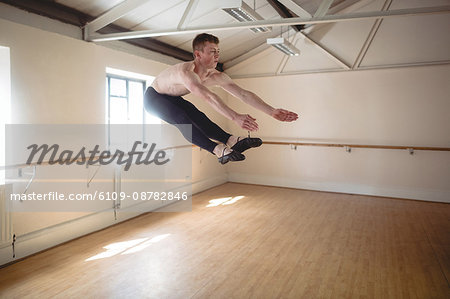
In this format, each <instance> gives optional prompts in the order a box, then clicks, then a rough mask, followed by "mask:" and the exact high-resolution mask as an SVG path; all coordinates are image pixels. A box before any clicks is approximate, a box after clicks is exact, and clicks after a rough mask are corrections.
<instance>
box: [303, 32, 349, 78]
mask: <svg viewBox="0 0 450 299" xmlns="http://www.w3.org/2000/svg"><path fill="white" fill-rule="evenodd" d="M299 34H301V36H303V38H304V39H305V40H307V41H309V42H310V43H311V44H313V45H314V46H315V47H316V48H317V49H319V50H321V51H322V52H323V53H324V54H325V55H327V56H328V57H329V58H331V59H332V60H333V61H334V62H336V63H337V64H339V65H340V66H341V67H342V68H344V69H345V70H349V69H350V66H348V65H347V64H346V63H345V62H343V61H342V60H341V59H339V58H338V57H337V56H336V55H334V54H333V53H331V52H330V50H327V49H325V48H324V47H323V46H321V45H319V44H318V43H317V42H315V41H314V40H312V39H311V38H310V37H309V36H307V35H306V34H304V33H303V32H299Z"/></svg>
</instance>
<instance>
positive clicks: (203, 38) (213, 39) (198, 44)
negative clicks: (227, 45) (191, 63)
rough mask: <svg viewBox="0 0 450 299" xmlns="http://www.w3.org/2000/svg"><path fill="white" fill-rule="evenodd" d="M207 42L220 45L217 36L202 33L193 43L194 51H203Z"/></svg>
mask: <svg viewBox="0 0 450 299" xmlns="http://www.w3.org/2000/svg"><path fill="white" fill-rule="evenodd" d="M205 42H210V43H214V44H219V38H218V37H217V36H214V35H212V34H208V33H201V34H199V35H197V36H196V37H195V38H194V40H193V41H192V49H193V50H194V51H195V50H198V51H203V46H204V44H205Z"/></svg>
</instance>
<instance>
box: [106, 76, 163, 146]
mask: <svg viewBox="0 0 450 299" xmlns="http://www.w3.org/2000/svg"><path fill="white" fill-rule="evenodd" d="M106 73H107V75H106V103H105V104H106V105H105V106H106V123H107V124H108V131H109V132H108V145H109V146H110V147H111V146H112V147H113V148H114V147H115V146H120V145H123V144H122V142H123V138H124V134H126V135H127V136H126V137H127V138H131V135H137V134H141V137H140V138H139V140H143V137H142V136H143V134H144V130H143V127H144V124H160V123H161V120H160V119H159V118H157V117H155V116H153V115H151V114H149V113H147V112H146V111H145V109H144V93H145V90H146V88H147V86H149V85H150V84H151V83H152V82H153V79H154V77H150V76H145V75H141V74H136V73H131V72H127V71H122V70H117V69H112V68H107V69H106ZM120 124H127V125H131V124H133V125H141V126H140V127H139V128H140V129H139V130H136V127H134V129H133V130H131V131H133V133H131V132H130V131H128V130H127V129H125V128H124V126H115V125H120ZM123 130H126V132H124V131H123ZM138 132H139V133H138ZM134 138H138V137H137V136H134Z"/></svg>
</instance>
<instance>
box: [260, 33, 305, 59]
mask: <svg viewBox="0 0 450 299" xmlns="http://www.w3.org/2000/svg"><path fill="white" fill-rule="evenodd" d="M267 44H268V45H271V46H274V47H275V48H277V49H278V50H280V51H281V52H283V53H284V54H286V55H289V56H298V55H300V50H299V49H297V48H296V47H295V46H294V45H293V44H291V43H290V42H289V41H288V40H287V39H285V38H284V37H276V38H268V39H267Z"/></svg>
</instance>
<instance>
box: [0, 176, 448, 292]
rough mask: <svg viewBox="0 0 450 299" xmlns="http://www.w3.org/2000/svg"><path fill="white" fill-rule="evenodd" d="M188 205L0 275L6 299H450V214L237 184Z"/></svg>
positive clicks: (434, 207) (417, 205)
mask: <svg viewBox="0 0 450 299" xmlns="http://www.w3.org/2000/svg"><path fill="white" fill-rule="evenodd" d="M239 196H243V197H239ZM221 198H228V200H227V201H225V199H223V200H222V201H221V200H216V201H212V202H210V201H211V200H214V199H221ZM193 201H194V203H193V211H192V212H186V213H150V214H146V215H143V216H140V217H138V218H135V219H133V220H130V221H127V222H125V223H123V224H120V225H117V226H114V227H111V228H108V229H106V230H103V231H100V232H97V233H94V234H91V235H88V236H86V237H83V238H81V239H77V240H75V241H72V242H69V243H66V244H64V245H61V246H59V247H56V248H53V249H51V250H48V251H46V252H43V253H41V254H38V255H35V256H33V257H30V258H28V259H26V260H23V261H21V262H19V263H16V264H13V265H11V266H9V267H6V268H3V269H0V297H1V298H24V297H30V298H35V297H39V298H50V297H56V298H75V297H87V298H395V299H397V298H450V287H449V278H450V205H449V204H439V203H427V202H418V201H410V200H398V199H388V198H377V197H365V196H355V195H345V194H333V193H322V192H311V191H302V190H293V189H282V188H273V187H263V186H253V185H243V184H232V183H228V184H225V185H222V186H219V187H216V188H213V189H210V190H208V191H205V192H202V193H200V194H198V195H196V196H194V199H193ZM223 201H225V202H223ZM221 202H222V204H221ZM226 203H228V204H226ZM105 247H106V248H107V249H105Z"/></svg>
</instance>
